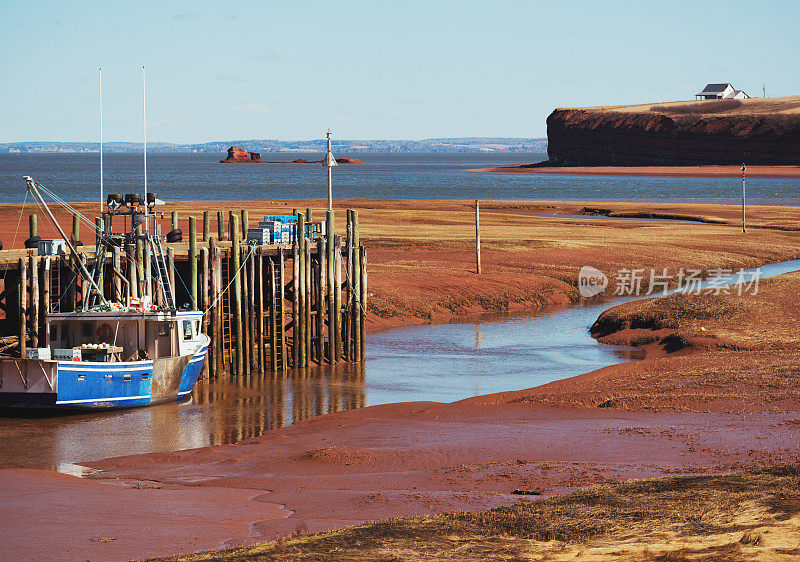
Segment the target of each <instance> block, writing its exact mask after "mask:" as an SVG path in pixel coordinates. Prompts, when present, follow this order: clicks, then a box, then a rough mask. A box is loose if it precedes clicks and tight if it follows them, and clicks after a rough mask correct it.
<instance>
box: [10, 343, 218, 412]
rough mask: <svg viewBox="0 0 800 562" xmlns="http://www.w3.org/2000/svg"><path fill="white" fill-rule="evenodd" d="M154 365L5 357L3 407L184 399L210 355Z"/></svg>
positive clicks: (128, 404)
mask: <svg viewBox="0 0 800 562" xmlns="http://www.w3.org/2000/svg"><path fill="white" fill-rule="evenodd" d="M208 344H209V340H208V337H207V336H206V337H205V341H204V343H203V345H202V346H201V347H200V349H198V350H197V351H196V352H195V353H194V354H192V355H186V356H183V357H169V358H163V359H155V360H149V361H132V362H121V363H93V362H87V361H79V362H70V361H40V360H35V359H6V360H3V361H2V362H1V363H0V366H2V369H0V377H1V378H0V407H34V408H36V407H38V408H63V409H82V410H86V409H89V410H96V409H115V408H134V407H138V406H149V405H152V404H160V403H164V402H172V401H175V400H180V399H181V398H184V397H185V396H187V395H188V394H190V393H191V392H192V389H193V388H194V386H195V384H196V383H197V379H198V378H199V376H200V372H201V371H202V369H203V363H204V361H205V358H206V353H207V352H208Z"/></svg>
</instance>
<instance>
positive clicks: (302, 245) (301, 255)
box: [295, 213, 308, 367]
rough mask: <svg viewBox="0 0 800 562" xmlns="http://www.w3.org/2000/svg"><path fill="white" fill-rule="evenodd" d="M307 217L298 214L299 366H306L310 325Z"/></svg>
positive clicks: (296, 341)
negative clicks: (307, 283) (307, 315)
mask: <svg viewBox="0 0 800 562" xmlns="http://www.w3.org/2000/svg"><path fill="white" fill-rule="evenodd" d="M305 233H306V218H305V215H304V214H303V213H298V214H297V252H298V272H297V285H298V287H297V290H298V299H297V303H298V320H299V323H298V328H299V330H298V331H297V336H298V337H297V338H296V340H295V345H297V348H298V350H297V353H298V355H297V360H298V361H297V365H298V366H299V367H305V366H306V331H307V330H308V325H307V324H306V305H307V302H306V297H307V293H306V236H305Z"/></svg>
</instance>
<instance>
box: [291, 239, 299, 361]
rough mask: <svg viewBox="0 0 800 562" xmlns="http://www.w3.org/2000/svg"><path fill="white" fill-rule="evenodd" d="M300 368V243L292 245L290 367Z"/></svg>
mask: <svg viewBox="0 0 800 562" xmlns="http://www.w3.org/2000/svg"><path fill="white" fill-rule="evenodd" d="M299 366H300V242H299V239H295V243H294V244H293V245H292V367H293V368H297V367H299Z"/></svg>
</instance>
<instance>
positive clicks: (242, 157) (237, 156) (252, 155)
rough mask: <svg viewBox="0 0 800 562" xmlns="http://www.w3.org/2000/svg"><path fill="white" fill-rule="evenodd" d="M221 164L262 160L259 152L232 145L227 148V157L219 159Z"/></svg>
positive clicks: (258, 161)
mask: <svg viewBox="0 0 800 562" xmlns="http://www.w3.org/2000/svg"><path fill="white" fill-rule="evenodd" d="M220 162H222V163H223V164H230V163H239V162H257V163H260V162H262V160H261V153H260V152H250V151H249V150H245V149H244V148H239V147H238V146H236V145H234V146H232V147H230V148H229V149H228V157H227V158H226V159H225V160H220Z"/></svg>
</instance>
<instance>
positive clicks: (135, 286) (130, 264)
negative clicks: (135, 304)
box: [73, 243, 139, 306]
mask: <svg viewBox="0 0 800 562" xmlns="http://www.w3.org/2000/svg"><path fill="white" fill-rule="evenodd" d="M126 254H127V256H126V257H127V259H126V262H127V263H126V266H127V268H128V285H129V286H130V288H131V298H134V299H135V298H138V297H139V275H138V271H137V270H138V267H137V263H138V262H137V261H136V244H135V243H131V244H128V247H127V250H126ZM73 306H74V305H73Z"/></svg>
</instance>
